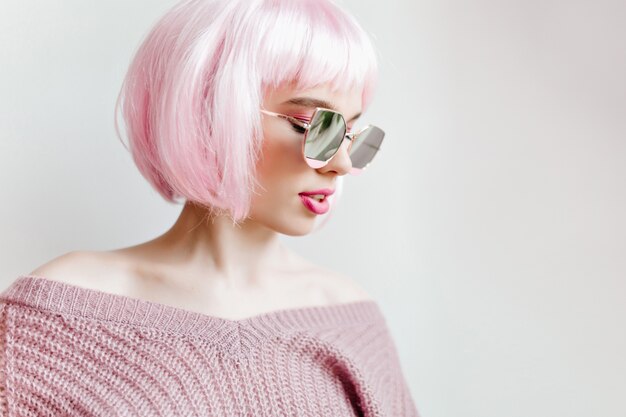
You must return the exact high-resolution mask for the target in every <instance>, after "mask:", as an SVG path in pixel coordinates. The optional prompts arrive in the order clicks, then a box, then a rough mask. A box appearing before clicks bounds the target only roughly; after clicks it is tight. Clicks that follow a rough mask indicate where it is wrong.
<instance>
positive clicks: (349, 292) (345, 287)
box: [320, 269, 374, 303]
mask: <svg viewBox="0 0 626 417" xmlns="http://www.w3.org/2000/svg"><path fill="white" fill-rule="evenodd" d="M320 272H321V273H320V276H321V277H322V279H323V280H324V284H325V287H326V288H327V291H328V295H329V296H330V297H331V298H333V300H334V302H335V303H349V302H354V301H366V300H373V299H374V298H373V297H372V296H371V295H370V294H369V293H368V292H367V291H366V290H365V288H363V287H362V286H361V284H359V283H358V282H357V281H356V280H355V279H354V278H352V277H350V276H348V275H344V274H342V273H339V272H336V271H331V270H328V269H322V270H321V271H320Z"/></svg>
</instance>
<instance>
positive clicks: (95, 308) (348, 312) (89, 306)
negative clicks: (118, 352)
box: [0, 275, 384, 338]
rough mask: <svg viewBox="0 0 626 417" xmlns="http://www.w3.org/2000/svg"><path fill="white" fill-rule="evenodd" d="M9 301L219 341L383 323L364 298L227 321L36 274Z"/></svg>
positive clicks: (21, 281)
mask: <svg viewBox="0 0 626 417" xmlns="http://www.w3.org/2000/svg"><path fill="white" fill-rule="evenodd" d="M0 300H2V301H9V302H12V303H15V304H21V305H25V306H29V307H34V308H37V309H42V310H46V311H50V312H53V313H57V314H65V315H71V316H78V317H83V318H91V319H96V320H101V321H106V322H113V323H120V324H129V325H133V326H139V327H143V328H150V329H154V330H160V331H165V332H168V333H175V334H184V335H193V336H194V337H200V338H202V337H214V336H215V334H216V332H219V333H222V332H226V333H232V332H233V330H237V331H239V332H241V331H248V332H250V333H251V334H253V336H254V337H256V338H263V337H268V336H271V335H275V334H277V333H285V332H291V331H297V330H304V329H311V328H327V327H341V326H352V325H355V324H367V323H374V322H377V321H381V320H382V321H384V316H383V315H382V313H381V311H380V308H379V306H378V303H377V302H376V301H375V300H374V299H364V300H357V301H351V302H344V303H339V304H330V305H322V306H304V307H295V308H286V309H279V310H273V311H269V312H265V313H260V314H256V315H254V316H250V317H246V318H243V319H228V318H223V317H218V316H213V315H209V314H205V313H200V312H196V311H192V310H187V309H184V308H181V307H175V306H172V305H168V304H162V303H159V302H155V301H149V300H144V299H139V298H135V297H130V296H125V295H120V294H114V293H109V292H104V291H100V290H96V289H91V288H85V287H80V286H76V285H73V284H68V283H64V282H60V281H55V280H51V279H48V278H45V277H42V276H36V275H19V276H18V277H17V279H16V280H15V281H14V282H13V283H12V284H11V285H10V286H9V287H8V288H7V289H6V290H5V291H4V292H3V293H2V294H1V295H0Z"/></svg>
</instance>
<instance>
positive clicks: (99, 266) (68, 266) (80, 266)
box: [28, 251, 118, 291]
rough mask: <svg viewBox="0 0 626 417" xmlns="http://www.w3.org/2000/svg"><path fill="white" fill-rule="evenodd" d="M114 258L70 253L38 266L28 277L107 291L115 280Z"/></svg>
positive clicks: (87, 252) (75, 252)
mask: <svg viewBox="0 0 626 417" xmlns="http://www.w3.org/2000/svg"><path fill="white" fill-rule="evenodd" d="M116 270H118V268H117V267H116V260H115V257H114V256H112V255H111V254H109V253H106V252H96V251H72V252H68V253H65V254H63V255H60V256H57V257H56V258H53V259H51V260H50V261H48V262H46V263H44V264H42V265H40V266H39V267H37V268H36V269H34V270H33V271H31V272H30V273H29V274H28V275H32V276H36V277H41V278H46V279H49V280H52V281H58V282H62V283H65V284H70V285H75V286H79V287H84V288H90V289H96V290H101V291H109V290H110V289H111V286H112V285H111V284H112V282H113V280H114V279H115V276H116V274H115V271H116Z"/></svg>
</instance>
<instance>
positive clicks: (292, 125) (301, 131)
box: [289, 122, 306, 133]
mask: <svg viewBox="0 0 626 417" xmlns="http://www.w3.org/2000/svg"><path fill="white" fill-rule="evenodd" d="M289 123H290V124H291V127H292V128H293V130H295V131H296V132H298V133H304V132H306V129H305V128H303V127H301V126H298V125H297V124H295V123H292V122H289Z"/></svg>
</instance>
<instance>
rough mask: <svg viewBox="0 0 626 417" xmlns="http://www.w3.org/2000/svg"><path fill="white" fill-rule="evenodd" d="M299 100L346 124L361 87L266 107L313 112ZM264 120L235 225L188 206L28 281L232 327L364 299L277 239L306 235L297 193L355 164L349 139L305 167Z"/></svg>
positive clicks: (284, 124)
mask: <svg viewBox="0 0 626 417" xmlns="http://www.w3.org/2000/svg"><path fill="white" fill-rule="evenodd" d="M296 97H297V98H301V97H310V98H316V99H322V100H325V101H327V102H329V103H332V104H333V105H334V106H335V109H336V110H337V111H339V112H341V113H342V114H343V115H344V118H345V119H346V121H347V122H348V127H351V126H352V124H353V119H354V118H355V117H358V115H359V114H360V113H361V110H362V109H361V91H360V90H357V89H354V90H350V91H348V92H345V91H344V92H332V91H331V89H330V88H329V87H328V86H327V85H324V86H321V87H316V88H314V89H310V90H306V91H302V92H296V91H295V90H294V89H293V88H292V87H291V86H284V87H281V88H279V89H276V90H272V91H270V92H269V93H268V94H267V95H266V96H265V98H264V101H263V107H264V108H265V109H267V110H270V111H273V112H277V113H282V114H287V115H292V116H296V117H306V115H310V114H312V112H313V107H309V106H303V105H296V104H291V103H286V102H287V101H289V100H290V99H293V98H296ZM262 123H263V132H264V142H263V151H262V157H261V159H260V160H259V162H258V164H257V178H258V182H259V184H260V185H261V187H260V188H259V189H258V190H257V193H256V194H255V195H254V196H253V200H252V206H251V211H250V214H249V217H248V218H247V219H246V220H245V221H243V222H242V223H240V225H238V226H237V225H233V222H232V220H231V219H229V218H228V217H226V216H222V215H212V216H210V217H208V211H207V210H206V209H204V208H202V207H200V206H197V205H194V204H190V203H186V204H185V206H184V208H183V210H182V211H181V214H180V216H179V217H178V219H177V220H176V222H175V224H174V225H173V226H172V227H171V228H170V229H169V230H167V231H166V232H165V233H163V234H162V235H160V236H158V237H156V238H155V239H152V240H150V241H147V242H144V243H140V244H138V245H134V246H130V247H124V248H120V249H114V250H110V251H75V252H70V253H67V254H65V255H62V256H59V257H57V258H55V259H53V260H51V261H49V262H47V263H45V264H43V265H41V266H40V267H38V268H37V269H35V270H33V271H32V272H31V273H30V275H35V276H40V277H44V278H47V279H51V280H55V281H61V282H65V283H68V284H72V285H76V286H80V287H84V288H90V289H96V290H100V291H104V292H109V293H114V294H120V295H125V296H129V297H134V298H138V299H143V300H149V301H153V302H158V303H162V304H167V305H170V306H175V307H179V308H184V309H186V310H190V311H195V312H200V313H203V314H207V315H211V316H215V317H220V318H225V319H230V320H241V319H244V318H249V317H253V316H256V315H259V314H263V313H266V312H271V311H275V310H281V309H290V308H299V307H308V306H323V305H331V304H338V303H347V302H352V301H361V300H369V299H371V297H370V296H369V294H368V293H367V292H366V291H365V290H364V289H363V288H362V287H361V286H360V285H358V284H357V283H356V282H355V281H354V279H352V278H350V277H346V276H344V275H342V274H339V273H336V272H333V271H330V270H328V269H326V268H323V267H320V266H317V265H314V264H313V263H311V262H310V261H308V260H306V259H304V258H303V257H301V256H300V255H298V254H296V253H295V252H293V251H292V250H291V249H289V248H287V247H286V246H285V245H283V244H282V243H281V242H280V241H279V239H278V236H279V234H286V235H291V236H302V235H306V234H308V233H309V232H310V231H311V230H312V229H313V226H314V222H315V218H316V216H317V215H316V214H314V213H312V212H311V211H309V210H308V209H307V208H305V206H304V205H303V204H302V202H301V200H300V197H299V196H298V193H300V192H302V191H309V190H315V189H320V188H331V189H335V188H336V180H337V178H338V177H339V176H341V175H346V174H347V173H348V172H349V170H350V168H351V167H352V165H351V161H350V158H349V156H348V146H349V141H348V140H344V142H343V145H342V147H341V148H340V150H339V151H338V153H337V154H336V155H335V156H334V157H333V159H331V161H330V162H329V163H328V164H327V165H326V166H324V167H321V168H317V169H314V168H311V167H309V166H308V164H307V163H306V161H305V160H304V158H303V156H302V151H301V146H302V142H301V135H299V134H298V133H297V132H295V131H294V130H293V128H292V126H291V124H290V123H289V121H287V120H284V119H280V118H276V117H270V116H266V115H264V116H263V117H262ZM298 138H300V140H298Z"/></svg>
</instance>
